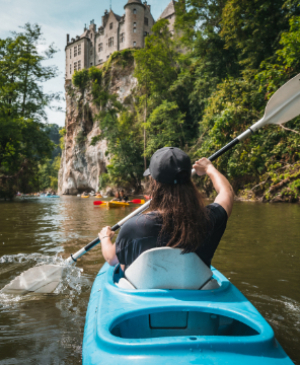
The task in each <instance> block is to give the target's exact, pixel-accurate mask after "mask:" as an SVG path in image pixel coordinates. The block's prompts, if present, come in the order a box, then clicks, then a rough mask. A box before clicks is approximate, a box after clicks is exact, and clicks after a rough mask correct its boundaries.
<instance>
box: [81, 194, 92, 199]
mask: <svg viewBox="0 0 300 365" xmlns="http://www.w3.org/2000/svg"><path fill="white" fill-rule="evenodd" d="M89 197H90V196H89V195H88V196H85V195H81V198H82V199H86V198H89Z"/></svg>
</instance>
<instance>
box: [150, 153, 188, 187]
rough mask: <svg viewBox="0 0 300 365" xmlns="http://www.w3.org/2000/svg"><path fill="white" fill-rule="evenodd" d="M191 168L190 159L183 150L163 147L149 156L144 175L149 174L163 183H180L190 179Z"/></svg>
mask: <svg viewBox="0 0 300 365" xmlns="http://www.w3.org/2000/svg"><path fill="white" fill-rule="evenodd" d="M191 169H192V163H191V160H190V158H189V156H188V155H187V154H186V153H185V152H183V151H182V150H181V149H180V148H176V147H164V148H161V149H160V150H157V151H156V152H155V153H154V155H153V156H152V157H151V160H150V166H149V169H147V170H146V171H145V172H144V176H149V175H151V176H152V177H153V179H154V180H156V181H159V182H161V183H164V184H180V183H184V182H187V181H188V180H189V179H190V176H191ZM183 172H186V173H185V174H184V173H183Z"/></svg>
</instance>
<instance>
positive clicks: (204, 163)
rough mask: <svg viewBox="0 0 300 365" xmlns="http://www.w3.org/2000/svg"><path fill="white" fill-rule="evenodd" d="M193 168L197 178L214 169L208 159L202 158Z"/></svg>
mask: <svg viewBox="0 0 300 365" xmlns="http://www.w3.org/2000/svg"><path fill="white" fill-rule="evenodd" d="M193 168H194V169H195V170H196V173H197V175H198V176H202V175H206V174H207V172H208V170H209V169H211V168H213V169H214V165H213V164H212V163H211V162H210V161H209V159H207V158H204V157H203V158H201V159H200V160H198V161H196V162H195V164H194V165H193Z"/></svg>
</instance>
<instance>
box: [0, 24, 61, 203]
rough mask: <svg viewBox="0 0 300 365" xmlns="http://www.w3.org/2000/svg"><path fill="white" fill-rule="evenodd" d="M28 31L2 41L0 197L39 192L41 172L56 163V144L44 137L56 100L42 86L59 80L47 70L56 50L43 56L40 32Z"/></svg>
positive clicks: (34, 28)
mask: <svg viewBox="0 0 300 365" xmlns="http://www.w3.org/2000/svg"><path fill="white" fill-rule="evenodd" d="M23 29H24V31H23V32H20V33H13V36H12V37H9V38H7V39H1V40H0V83H1V87H0V197H4V198H6V197H8V198H12V197H13V195H14V194H15V193H16V192H17V191H18V190H21V191H23V192H24V193H26V192H31V191H34V190H36V189H38V187H39V186H38V185H39V183H38V166H39V164H40V163H42V162H43V161H45V160H46V159H47V158H50V157H51V153H52V150H53V147H54V145H53V143H52V142H51V140H50V139H49V137H48V134H47V132H46V131H45V128H44V124H42V123H41V121H42V119H45V117H46V115H45V107H46V106H50V102H51V101H52V100H53V99H57V95H48V94H45V93H44V92H43V89H42V83H43V82H46V81H47V80H50V79H51V78H53V77H55V76H56V75H57V70H56V67H53V66H44V65H43V64H42V63H43V61H45V60H48V59H50V58H51V57H52V56H53V54H54V53H55V50H54V48H53V46H52V45H51V46H49V48H48V49H47V50H46V52H45V53H44V54H43V55H41V54H39V52H38V48H37V47H38V42H39V40H40V39H41V35H42V33H41V28H40V27H39V26H38V25H34V26H31V25H30V24H26V25H25V27H24V28H23Z"/></svg>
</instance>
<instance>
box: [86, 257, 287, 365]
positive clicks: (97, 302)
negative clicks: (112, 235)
mask: <svg viewBox="0 0 300 365" xmlns="http://www.w3.org/2000/svg"><path fill="white" fill-rule="evenodd" d="M120 272H121V270H119V269H118V267H116V268H113V267H110V266H109V265H108V264H107V263H106V264H105V265H104V266H103V267H102V269H101V270H100V272H99V273H98V275H97V277H96V279H95V282H94V284H93V287H92V291H91V295H90V301H89V305H88V310H87V314H86V322H85V328H84V338H83V364H84V365H92V364H95V365H96V364H105V365H110V364H111V365H116V364H118V365H119V364H122V365H133V364H139V365H150V364H155V365H174V364H176V365H177V364H185V365H186V364H199V365H200V364H202V365H211V364H215V365H221V364H222V365H225V364H228V365H247V364H249V365H250V364H251V365H253V364H255V365H279V364H280V365H292V364H293V363H292V361H291V360H290V359H289V357H288V356H287V354H286V353H285V352H284V350H283V349H282V347H281V346H280V344H279V343H278V342H277V340H276V339H275V336H274V332H273V329H272V328H271V326H270V325H269V324H268V323H267V322H266V320H265V319H264V318H263V317H262V316H261V314H260V313H259V312H258V311H257V310H256V308H255V307H254V306H253V305H252V304H251V303H250V302H249V301H248V300H247V298H245V296H244V295H243V294H242V293H241V292H240V291H239V290H238V289H237V288H236V287H235V286H234V285H232V284H231V283H230V282H229V281H228V280H227V279H226V278H225V277H224V276H223V275H222V274H221V273H220V272H219V271H218V270H216V269H215V268H212V274H213V279H215V280H216V281H217V283H218V288H216V289H212V290H180V289H178V290H167V289H151V290H132V289H131V290H130V289H122V288H119V287H118V286H117V285H116V284H115V283H117V282H118V275H120Z"/></svg>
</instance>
